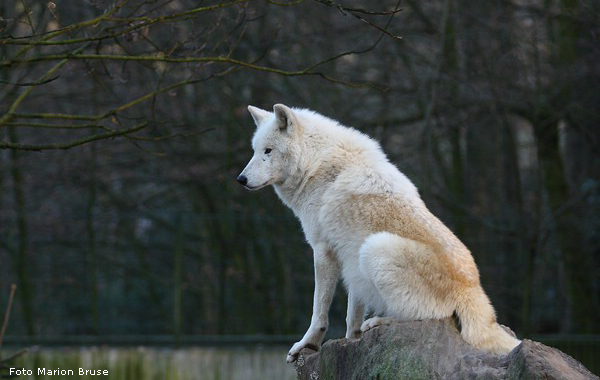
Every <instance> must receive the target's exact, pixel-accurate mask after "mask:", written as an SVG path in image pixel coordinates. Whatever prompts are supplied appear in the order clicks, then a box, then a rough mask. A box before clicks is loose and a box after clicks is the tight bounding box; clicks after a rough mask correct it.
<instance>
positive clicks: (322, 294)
mask: <svg viewBox="0 0 600 380" xmlns="http://www.w3.org/2000/svg"><path fill="white" fill-rule="evenodd" d="M313 255H314V262H315V294H314V298H313V313H312V318H311V320H310V327H309V328H308V331H306V334H304V337H302V339H301V340H300V341H299V342H296V343H295V344H294V345H293V346H292V349H291V350H290V352H288V355H287V362H288V363H292V362H294V361H295V360H296V359H297V358H298V354H299V353H300V350H301V349H303V348H305V347H307V348H312V349H314V350H319V349H320V348H321V342H322V341H323V337H325V332H327V327H328V325H329V307H330V306H331V301H332V299H333V294H334V293H335V287H336V285H337V282H338V279H339V277H340V268H339V265H338V262H337V259H336V258H335V257H334V254H333V253H332V252H330V251H328V250H327V249H325V247H324V246H321V245H319V246H316V247H314V253H313Z"/></svg>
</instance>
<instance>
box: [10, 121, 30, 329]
mask: <svg viewBox="0 0 600 380" xmlns="http://www.w3.org/2000/svg"><path fill="white" fill-rule="evenodd" d="M8 135H9V138H10V139H11V140H12V141H17V139H18V137H17V132H16V131H15V130H14V128H9V130H8ZM20 157H21V153H20V152H19V151H17V150H11V152H10V161H11V175H12V180H13V191H14V198H15V205H16V209H17V231H18V232H17V234H18V241H17V247H16V249H15V251H14V265H15V269H16V275H17V281H18V285H19V289H20V292H19V297H20V300H21V308H22V311H23V322H24V325H25V330H26V331H27V334H29V335H33V334H34V321H33V300H32V291H31V282H30V278H29V273H28V272H29V268H31V267H32V266H33V265H34V261H33V260H31V257H28V256H29V255H28V254H29V252H28V250H29V249H28V242H29V240H28V239H29V235H28V226H27V210H26V209H25V189H24V185H23V173H22V167H21V160H20Z"/></svg>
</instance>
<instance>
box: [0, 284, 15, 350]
mask: <svg viewBox="0 0 600 380" xmlns="http://www.w3.org/2000/svg"><path fill="white" fill-rule="evenodd" d="M16 291H17V285H15V284H12V285H11V286H10V295H9V296H8V305H7V306H6V312H5V313H4V322H3V323H2V331H0V361H1V360H2V342H3V341H4V334H5V333H6V328H7V327H8V320H9V319H10V311H11V309H12V304H13V300H14V299H15V292H16Z"/></svg>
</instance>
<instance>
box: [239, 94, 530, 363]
mask: <svg viewBox="0 0 600 380" xmlns="http://www.w3.org/2000/svg"><path fill="white" fill-rule="evenodd" d="M248 110H249V111H250V113H251V115H252V117H253V119H254V122H255V123H256V125H257V129H256V132H255V134H254V137H253V139H252V148H253V149H254V155H253V156H252V159H251V160H250V162H249V163H248V165H247V166H246V167H245V168H244V170H243V171H242V173H241V174H240V175H239V177H238V178H237V180H238V182H240V183H241V184H242V185H244V186H245V187H246V188H248V189H250V190H257V189H260V188H262V187H265V186H267V185H273V187H274V188H275V192H276V193H277V195H278V196H279V197H280V198H281V200H282V201H283V203H285V204H286V205H287V206H289V207H290V208H291V209H292V210H293V211H294V213H295V214H296V216H297V217H298V219H300V222H301V223H302V228H303V230H304V233H305V235H306V239H307V241H308V242H309V244H310V245H311V247H312V249H313V253H314V265H315V292H314V300H313V314H312V319H311V323H310V327H309V328H308V331H307V332H306V334H305V335H304V337H303V338H302V339H301V340H300V341H299V342H297V343H295V344H294V345H293V347H292V348H291V350H290V352H289V353H288V357H287V360H288V362H292V361H294V360H295V359H296V358H297V356H298V353H299V352H300V350H301V349H302V348H304V347H312V348H314V349H317V350H318V349H319V348H320V346H321V342H322V340H323V337H324V335H325V332H326V330H327V327H328V323H329V322H328V311H329V307H330V305H331V301H332V298H333V294H334V290H335V287H336V284H337V282H338V279H339V278H340V275H341V277H342V278H343V281H344V283H345V285H346V288H347V290H348V314H347V317H346V338H359V337H360V336H361V334H362V332H364V331H366V330H369V329H370V328H373V327H375V326H378V325H381V324H387V323H390V321H391V320H393V319H399V320H419V319H426V318H445V317H449V316H452V315H453V314H454V313H456V315H457V316H458V318H459V320H460V325H461V335H462V337H463V339H464V340H465V341H467V342H468V343H470V344H472V345H473V346H475V347H478V348H480V349H482V350H484V351H487V352H489V353H491V354H495V355H502V354H506V353H508V352H510V351H511V350H512V349H513V348H514V347H515V346H517V345H518V344H519V343H520V341H519V340H517V339H516V338H514V337H513V336H512V335H510V334H509V333H507V331H505V329H504V328H503V327H502V326H501V325H499V324H498V323H497V322H496V315H495V312H494V309H493V307H492V305H491V304H490V301H489V299H488V297H487V295H486V294H485V292H484V291H483V289H482V287H481V285H480V282H479V272H478V270H477V266H476V265H475V262H474V261H473V257H472V256H471V253H470V252H469V250H468V249H467V248H466V247H465V246H464V245H463V244H462V242H461V241H460V240H459V239H458V238H457V237H456V236H455V235H454V234H453V233H452V232H451V231H450V230H449V229H448V228H447V227H446V226H445V225H444V224H443V223H442V222H441V221H440V220H439V219H437V218H436V217H435V216H434V215H433V214H431V212H430V211H429V210H428V209H427V207H426V206H425V204H424V203H423V201H422V200H421V198H420V196H419V193H418V191H417V189H416V187H415V186H414V185H413V184H412V182H411V181H410V180H409V179H408V178H407V177H406V176H405V175H404V174H402V173H401V172H400V171H399V170H398V169H397V168H396V167H395V166H394V165H392V164H391V163H390V162H389V161H388V160H387V157H386V156H385V154H384V153H383V151H382V150H381V147H380V146H379V144H378V143H377V142H375V141H374V140H372V139H371V138H369V137H368V136H367V135H365V134H363V133H361V132H359V131H357V130H355V129H352V128H348V127H344V126H342V125H340V124H339V123H337V122H336V121H334V120H331V119H329V118H326V117H324V116H321V115H319V114H317V113H315V112H313V111H310V110H305V109H295V108H294V109H292V108H288V107H286V106H284V105H282V104H276V105H275V106H274V107H273V111H274V112H268V111H265V110H262V109H259V108H256V107H252V106H249V107H248ZM365 308H369V309H370V310H371V311H373V313H374V314H375V315H377V316H376V317H373V318H371V319H368V320H366V321H364V322H363V319H364V316H365Z"/></svg>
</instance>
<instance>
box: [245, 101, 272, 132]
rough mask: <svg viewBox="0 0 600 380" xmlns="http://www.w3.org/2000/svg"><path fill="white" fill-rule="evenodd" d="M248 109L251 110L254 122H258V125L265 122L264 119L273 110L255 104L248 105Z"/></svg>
mask: <svg viewBox="0 0 600 380" xmlns="http://www.w3.org/2000/svg"><path fill="white" fill-rule="evenodd" d="M248 111H250V115H252V119H254V124H256V126H257V127H258V126H259V125H260V124H261V123H262V122H263V120H265V118H267V117H268V116H269V115H271V112H269V111H265V110H263V109H260V108H258V107H254V106H248Z"/></svg>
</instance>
